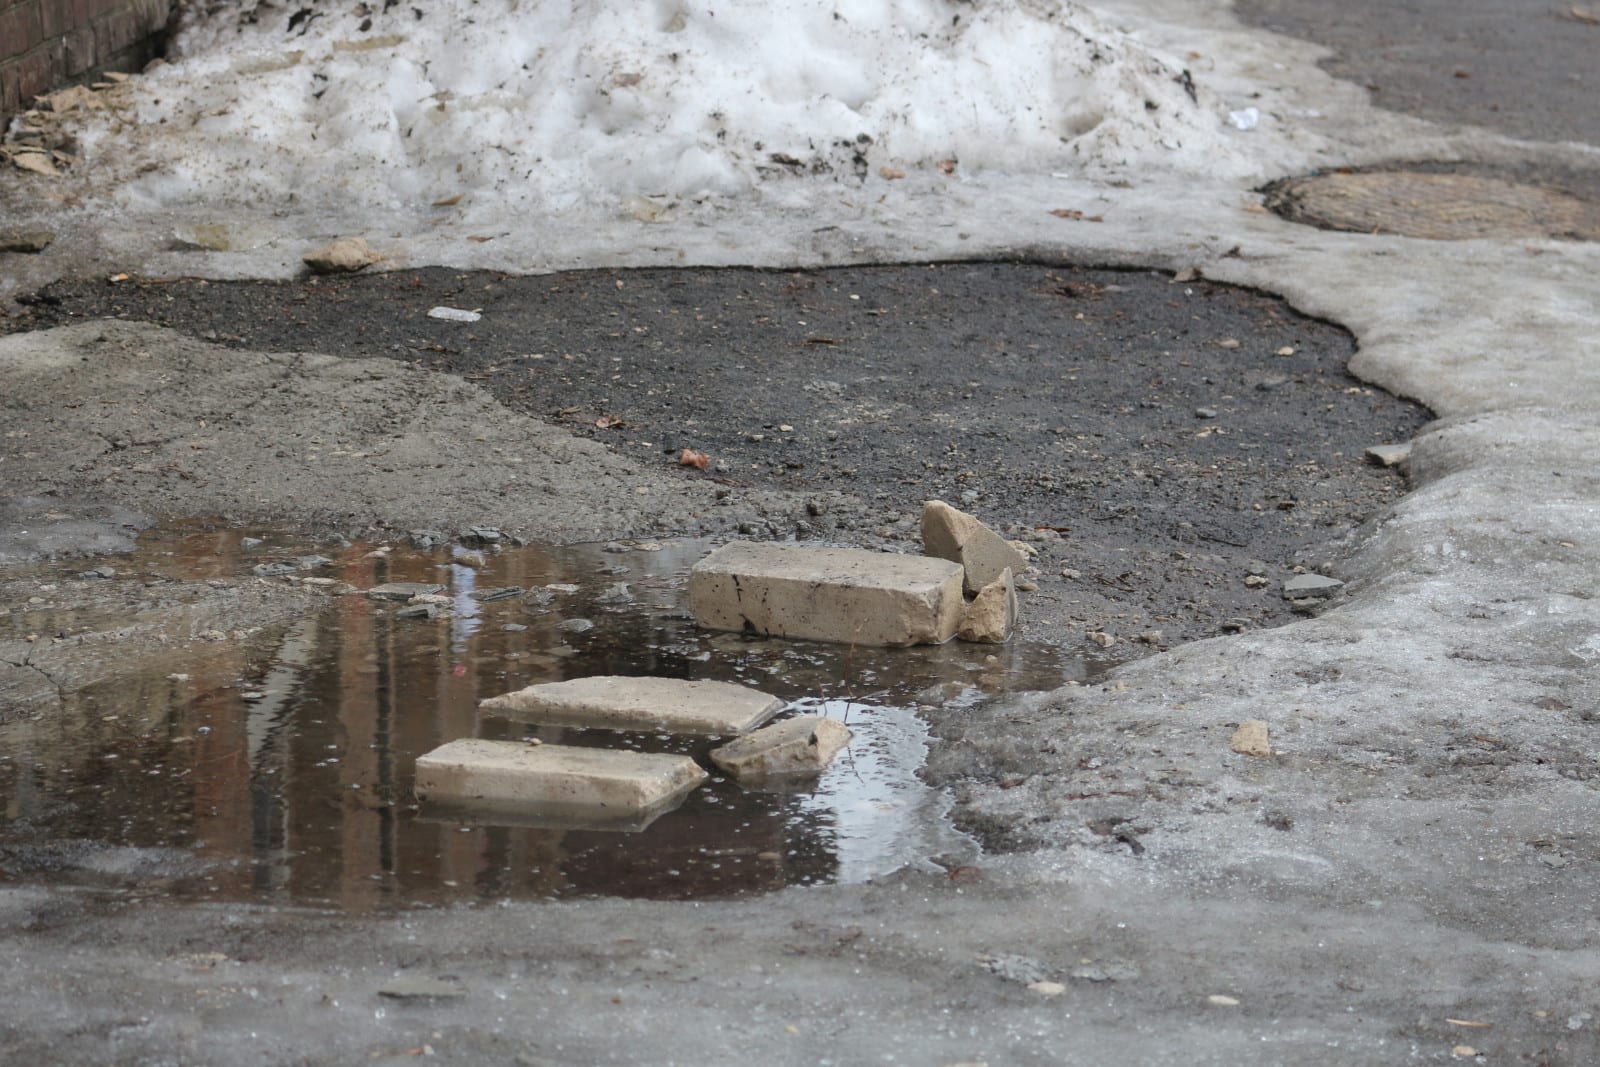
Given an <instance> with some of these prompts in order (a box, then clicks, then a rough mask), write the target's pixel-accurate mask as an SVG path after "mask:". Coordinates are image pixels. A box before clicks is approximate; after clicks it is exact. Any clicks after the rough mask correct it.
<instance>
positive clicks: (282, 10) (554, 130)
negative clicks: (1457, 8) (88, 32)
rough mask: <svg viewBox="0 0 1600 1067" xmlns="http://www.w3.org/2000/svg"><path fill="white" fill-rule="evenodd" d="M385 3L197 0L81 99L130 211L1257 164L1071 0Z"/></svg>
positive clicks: (1181, 74) (1207, 106)
mask: <svg viewBox="0 0 1600 1067" xmlns="http://www.w3.org/2000/svg"><path fill="white" fill-rule="evenodd" d="M380 6H382V5H377V4H372V5H367V4H360V5H356V4H338V5H335V4H331V3H313V4H311V5H309V6H306V5H300V4H295V5H289V6H278V5H273V4H269V3H265V2H262V3H256V4H254V5H245V6H243V7H241V6H239V5H214V6H213V7H212V8H211V9H210V10H209V11H208V12H206V11H201V12H198V13H195V14H191V15H190V16H189V21H188V23H187V24H186V25H185V26H184V27H183V28H182V29H181V31H180V33H179V35H178V37H177V40H176V45H175V49H174V53H175V59H176V61H175V62H172V63H169V64H167V65H166V66H164V67H160V68H158V69H157V70H155V71H153V72H151V73H150V75H149V76H147V77H145V78H142V79H138V82H137V85H136V86H135V90H134V91H135V94H136V96H135V99H136V105H135V107H134V109H133V113H132V118H133V120H134V121H133V123H132V124H130V123H129V122H128V121H127V118H126V117H124V118H122V119H120V120H119V119H117V118H115V117H109V116H108V117H104V118H90V119H89V120H88V121H89V123H90V125H89V127H88V128H86V129H85V130H83V131H82V133H81V136H80V144H81V145H82V147H83V148H84V150H85V151H86V154H87V157H88V161H89V162H90V163H92V164H93V165H94V166H95V167H96V168H97V169H98V170H99V172H100V173H101V174H102V176H104V175H105V174H107V173H108V172H115V173H116V174H117V175H118V176H119V178H118V180H117V181H116V184H115V190H116V191H115V194H114V195H115V197H116V199H117V200H118V202H119V203H120V205H121V206H123V207H124V208H128V209H134V210H143V211H149V210H159V209H162V208H173V209H177V208H186V209H187V208H193V207H194V206H195V205H196V204H198V203H207V202H209V203H213V204H216V205H218V206H223V205H235V206H249V207H250V208H252V209H260V208H263V207H272V206H277V207H280V208H285V209H292V210H294V211H296V212H297V213H300V212H307V211H310V212H318V211H328V210H335V209H343V210H357V211H359V210H361V209H368V210H375V211H378V212H383V213H392V212H395V211H411V210H418V211H423V212H425V211H426V210H427V209H428V207H429V205H432V204H434V203H435V202H436V201H441V200H448V199H450V198H453V197H457V196H460V197H462V200H461V201H459V202H458V203H459V205H460V211H462V212H465V213H471V212H473V211H474V210H476V211H477V212H479V213H481V214H482V215H483V216H484V217H485V218H488V217H490V216H491V215H496V216H500V217H502V218H503V217H504V215H505V212H506V211H507V210H508V209H513V210H518V209H520V210H533V211H538V212H549V213H560V212H565V211H570V210H578V209H583V208H594V207H597V206H602V205H603V206H604V207H606V208H607V209H609V210H610V211H613V212H615V211H616V210H617V209H618V205H619V204H620V205H622V207H623V209H624V210H632V211H634V213H635V214H638V213H639V212H640V211H641V210H642V211H645V212H648V211H649V210H650V208H649V207H648V206H644V205H639V204H637V203H635V202H634V201H633V200H631V199H630V198H639V197H656V198H665V200H666V201H670V200H671V199H672V198H692V199H703V198H707V197H711V198H748V197H750V196H751V195H752V194H758V195H759V196H762V197H772V198H777V199H778V200H779V201H780V202H781V201H784V200H787V199H792V198H794V197H796V196H801V195H803V191H804V190H806V189H810V188H814V187H815V186H816V185H817V183H818V182H819V181H820V182H825V183H839V184H843V185H846V186H852V187H853V186H858V185H860V184H863V183H866V182H874V181H875V182H879V183H882V182H883V181H884V171H883V168H890V171H889V173H890V174H891V175H892V174H893V172H894V171H904V172H906V173H908V174H915V173H917V172H927V173H929V174H934V175H941V176H944V177H947V178H948V179H950V180H956V181H958V180H961V179H962V178H965V177H969V176H973V175H977V174H981V173H983V172H995V171H999V172H1019V173H1048V172H1050V171H1056V170H1072V171H1077V172H1093V173H1103V172H1108V171H1116V170H1118V169H1122V168H1130V167H1138V168H1141V169H1146V170H1148V169H1151V168H1155V169H1167V170H1171V169H1179V170H1194V171H1197V172H1198V171H1204V172H1205V173H1206V174H1208V175H1210V176H1212V177H1220V176H1226V175H1242V174H1245V173H1247V172H1248V171H1249V170H1250V167H1251V164H1250V163H1249V161H1248V160H1246V159H1245V158H1244V157H1243V156H1242V154H1241V153H1240V152H1239V151H1238V150H1237V148H1236V147H1234V146H1233V145H1232V144H1231V143H1230V141H1229V138H1228V136H1227V134H1226V132H1225V130H1224V127H1225V121H1226V110H1227V109H1226V107H1225V106H1223V105H1222V104H1219V103H1218V102H1217V101H1215V100H1212V99H1210V98H1208V96H1207V94H1206V92H1205V90H1204V88H1203V87H1201V88H1198V89H1197V88H1196V85H1195V82H1194V81H1193V79H1192V78H1191V76H1190V75H1189V73H1188V71H1187V69H1186V66H1185V62H1184V61H1183V60H1182V59H1180V58H1177V57H1173V56H1168V55H1163V54H1160V53H1159V52H1157V51H1155V50H1152V49H1150V48H1147V47H1145V46H1144V45H1142V44H1140V43H1139V41H1138V40H1136V39H1135V38H1134V37H1132V36H1130V35H1128V34H1125V33H1122V32H1119V31H1118V30H1116V29H1114V28H1112V27H1111V26H1109V25H1107V24H1106V23H1105V22H1104V21H1103V20H1102V19H1101V18H1100V17H1099V16H1098V15H1096V14H1095V13H1093V12H1091V11H1089V10H1088V9H1086V8H1083V7H1080V6H1078V5H1076V4H1072V3H1065V2H1060V3H1050V2H1045V0H987V2H982V3H970V2H955V0H839V2H837V3H835V2H831V0H830V2H820V0H794V2H786V3H781V4H767V3H746V4H732V5H726V6H724V5H720V4H712V3H707V2H697V0H656V2H650V3H620V2H615V0H579V2H572V0H564V2H555V0H483V2H473V0H443V2H438V3H430V4H428V5H426V7H423V6H421V5H418V6H415V7H413V5H411V4H409V3H402V4H395V5H393V6H388V7H387V8H386V9H384V10H379V7H380ZM306 10H309V11H310V12H311V15H310V16H309V17H308V16H306V15H305V14H304V12H305V11H306ZM419 12H420V14H419ZM452 206H455V205H452Z"/></svg>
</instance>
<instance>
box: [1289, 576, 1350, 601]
mask: <svg viewBox="0 0 1600 1067" xmlns="http://www.w3.org/2000/svg"><path fill="white" fill-rule="evenodd" d="M1343 588H1344V583H1343V582H1341V581H1340V580H1339V579H1337V578H1329V577H1327V576H1326V575H1322V574H1297V575H1295V576H1294V577H1293V578H1290V579H1289V580H1288V581H1286V582H1284V583H1283V598H1284V599H1285V600H1301V599H1304V598H1308V597H1329V596H1332V595H1333V594H1334V593H1336V592H1338V591H1339V590H1340V589H1343Z"/></svg>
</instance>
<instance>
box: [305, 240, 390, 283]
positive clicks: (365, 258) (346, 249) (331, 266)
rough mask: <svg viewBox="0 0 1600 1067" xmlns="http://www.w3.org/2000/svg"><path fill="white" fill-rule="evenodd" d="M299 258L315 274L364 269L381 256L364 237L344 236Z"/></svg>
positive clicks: (342, 272) (346, 272)
mask: <svg viewBox="0 0 1600 1067" xmlns="http://www.w3.org/2000/svg"><path fill="white" fill-rule="evenodd" d="M301 258H302V259H304V260H305V264H306V266H308V267H310V268H311V269H312V271H313V272H315V273H317V274H350V273H353V272H354V271H358V270H365V269H366V268H367V267H370V266H372V265H373V264H374V263H376V262H378V261H379V260H380V259H382V258H383V257H382V256H380V255H379V254H378V252H377V250H376V249H374V248H373V247H372V246H371V245H369V244H367V241H366V238H364V237H345V238H342V239H340V240H338V241H335V242H333V243H332V244H330V245H324V246H323V247H321V248H319V249H317V250H316V251H314V252H307V253H306V254H305V255H304V256H303V257H301Z"/></svg>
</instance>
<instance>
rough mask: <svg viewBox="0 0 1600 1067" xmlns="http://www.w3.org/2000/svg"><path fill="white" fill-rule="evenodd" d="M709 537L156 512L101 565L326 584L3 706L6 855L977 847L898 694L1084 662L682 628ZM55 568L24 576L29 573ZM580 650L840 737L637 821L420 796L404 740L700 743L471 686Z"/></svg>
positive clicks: (270, 862)
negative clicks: (300, 528)
mask: <svg viewBox="0 0 1600 1067" xmlns="http://www.w3.org/2000/svg"><path fill="white" fill-rule="evenodd" d="M710 548H711V544H710V542H707V541H672V542H664V543H659V544H657V543H643V544H640V543H613V544H611V545H588V546H576V547H567V548H559V549H552V548H545V547H510V546H505V545H500V544H488V545H475V546H470V547H469V546H464V545H461V544H445V545H439V546H436V547H433V548H429V549H426V550H422V549H417V548H415V547H412V546H411V545H402V544H395V545H382V544H370V543H360V542H347V541H342V542H339V543H334V544H329V543H310V542H306V541H304V540H300V539H297V538H296V537H295V536H294V535H292V534H290V533H287V532H285V531H274V530H248V531H246V530H237V529H224V528H219V527H217V526H215V525H208V524H204V523H196V524H191V525H187V526H177V527H167V528H158V529H155V530H151V531H147V532H146V534H145V535H144V536H143V537H142V538H141V540H140V542H139V547H138V549H137V551H136V552H135V553H134V554H133V555H132V556H130V557H108V558H106V559H104V560H97V561H94V565H95V566H99V565H103V566H105V567H108V568H110V569H111V570H112V571H113V572H114V575H113V576H112V577H110V578H105V579H103V580H104V581H105V582H107V583H112V582H124V583H134V582H137V583H140V586H141V587H142V588H144V589H149V588H152V587H155V588H159V587H160V586H161V584H162V583H164V582H168V581H172V582H184V581H189V582H193V581H197V580H198V581H204V582H211V583H213V585H216V586H220V587H222V588H224V589H226V588H227V587H230V586H245V585H249V584H250V583H254V582H257V581H267V582H278V583H286V584H287V583H298V584H303V585H309V587H311V588H315V589H317V590H318V592H319V593H326V605H327V606H326V607H325V608H324V609H322V610H320V611H314V612H312V613H309V614H306V615H304V616H303V617H301V618H299V619H298V620H296V621H294V622H293V623H291V624H290V625H288V626H287V627H286V628H284V627H277V628H272V629H269V630H267V631H264V632H262V633H257V634H253V635H250V634H233V635H231V636H232V638H235V639H228V638H229V635H227V634H211V635H209V636H211V637H212V638H213V640H210V641H206V640H201V641H194V642H189V643H185V644H184V645H183V646H182V647H181V648H179V649H177V650H176V651H175V653H174V655H175V656H176V657H177V669H174V664H175V660H174V656H171V655H169V656H167V657H164V658H161V659H160V660H159V661H158V662H159V666H157V667H154V668H152V669H150V670H144V669H142V668H141V667H140V665H139V664H137V663H131V664H128V665H126V669H124V670H122V671H120V672H119V673H117V674H116V676H115V679H114V681H112V682H109V683H105V684H99V685H95V686H91V687H89V688H86V689H83V690H80V691H78V692H74V693H68V694H64V696H63V704H64V707H63V709H62V712H61V713H60V714H55V713H52V714H50V715H41V716H16V717H12V718H9V719H7V720H4V721H0V739H3V740H4V742H5V743H4V744H3V745H0V812H3V814H4V821H3V822H0V874H4V875H6V876H7V877H9V878H15V879H27V880H54V881H63V882H70V883H74V884H90V885H103V886H105V887H106V888H109V889H114V890H115V891H117V892H130V893H161V894H170V895H177V896H184V897H190V898H199V899H213V900H215V899H228V900H249V901H259V902H285V903H287V902H293V903H300V904H312V905H323V906H332V907H337V908H341V909H345V910H353V911H365V910H375V909H384V908H392V907H406V906H426V905H435V904H443V903H450V902H459V901H467V900H474V899H500V898H562V897H574V896H599V895H607V896H625V897H647V898H679V899H688V898H697V897H728V896H737V895H741V894H748V893H756V892H762V891H767V890H772V889H777V888H781V887H784V886H791V885H814V884H823V883H830V882H859V881H863V880H866V879H869V878H872V877H875V876H879V875H883V874H886V873H888V872H890V871H893V870H896V869H898V868H900V867H902V866H905V865H907V864H914V865H919V866H923V865H927V864H929V863H931V862H933V861H934V860H935V859H937V860H939V861H941V862H943V863H944V864H945V865H947V866H948V865H949V864H951V863H960V862H964V861H965V860H967V859H970V857H971V856H972V855H973V854H974V852H975V849H974V846H973V845H972V843H971V842H970V841H968V840H966V839H965V838H963V837H962V836H961V835H959V834H958V833H957V832H956V831H954V830H953V829H952V828H951V827H950V826H949V823H948V821H947V819H946V803H945V801H944V800H943V798H942V797H941V796H940V795H939V794H938V793H936V792H934V791H932V790H929V789H927V788H926V787H925V786H923V785H922V783H921V782H920V780H919V779H918V778H917V773H916V772H917V769H918V767H919V766H920V765H921V763H922V761H923V758H924V756H925V754H926V748H927V732H926V729H925V727H924V725H923V723H922V721H921V720H920V718H919V716H918V713H917V708H918V706H919V705H922V704H927V703H942V704H947V705H948V704H950V703H952V702H954V703H956V704H961V703H975V702H978V701H982V700H985V699H990V698H992V697H993V696H995V695H998V694H1000V693H1015V692H1020V691H1025V690H1038V689H1049V688H1054V687H1056V686H1059V685H1061V684H1063V683H1065V682H1068V681H1073V680H1085V679H1087V678H1090V677H1093V676H1094V675H1095V674H1097V673H1098V672H1099V671H1100V670H1101V666H1102V665H1100V664H1098V663H1096V662H1093V661H1090V660H1086V659H1083V658H1080V657H1078V656H1075V655H1071V654H1067V653H1064V652H1063V651H1062V650H1061V649H1059V648H1057V647H1055V646H1053V645H1047V644H1042V643H1034V642H1029V641H1027V640H1026V639H1025V637H1019V638H1017V639H1014V640H1013V641H1012V642H1011V643H1010V644H1008V645H1006V646H999V647H996V646H981V645H964V644H959V643H951V644H949V645H946V646H943V647H939V648H913V649H864V648H851V647H848V646H837V645H828V644H820V643H811V642H799V641H783V640H758V639H748V638H746V637H743V636H741V635H736V634H721V633H713V632H709V631H703V630H700V629H699V628H698V627H696V626H695V625H694V623H693V621H692V619H691V617H690V615H689V613H688V611H687V608H686V587H687V579H688V571H689V568H690V567H691V566H692V565H693V564H694V563H695V562H696V561H698V560H699V559H700V558H701V557H702V556H703V555H704V554H705V553H706V552H707V551H709V550H710ZM84 566H87V565H80V566H79V567H78V568H77V570H78V571H81V570H83V569H84ZM284 571H287V572H288V573H287V574H284V573H276V572H284ZM53 573H54V574H57V575H58V574H59V573H60V572H59V571H57V572H53ZM51 577H52V572H45V571H40V572H39V575H38V578H39V581H40V583H41V584H40V588H47V587H49V586H50V585H52V584H53V583H52V582H51V581H50V580H49V579H51ZM308 580H309V581H308ZM392 582H418V583H426V584H429V585H437V586H440V587H442V588H441V589H440V591H439V593H438V594H437V596H438V599H439V602H438V603H436V604H434V605H432V606H431V608H432V612H433V617H428V615H429V612H427V611H422V612H420V613H419V611H418V606H417V605H407V604H406V603H405V602H403V601H392V600H381V599H377V598H374V597H372V596H370V595H367V593H366V592H365V591H366V590H370V589H371V588H373V587H375V586H380V585H383V584H385V583H392ZM40 599H41V600H43V599H46V598H40ZM115 614H116V613H115V612H107V611H106V610H105V609H85V610H83V611H81V612H79V613H77V614H74V613H73V612H71V611H62V610H52V609H50V608H49V607H48V606H47V605H44V606H37V607H34V608H31V609H28V608H25V609H24V610H18V611H13V612H12V613H10V614H9V615H7V616H5V617H3V618H0V632H3V633H5V634H6V635H7V636H20V635H22V634H23V633H24V632H41V631H50V632H56V631H60V632H62V633H70V632H72V631H74V630H75V629H76V630H83V629H86V628H90V627H93V626H107V625H114V624H115V623H116V618H115ZM101 616H104V617H101ZM107 654H108V655H114V654H115V652H114V650H108V652H107ZM597 674H653V675H660V676H665V677H675V678H699V679H715V680H721V681H729V682H736V683H742V684H748V685H752V686H755V687H757V688H759V689H761V690H763V691H765V692H768V693H771V694H773V695H775V696H778V697H780V698H782V699H783V700H785V701H786V702H788V706H787V707H786V709H785V711H784V713H783V714H796V713H810V714H824V715H827V716H830V717H833V718H837V719H840V720H843V721H844V722H846V723H847V724H848V725H849V727H850V729H851V730H852V731H853V733H854V740H853V742H852V743H851V745H850V747H849V749H848V750H847V751H846V752H845V753H844V754H843V755H841V756H840V758H839V759H838V760H837V761H836V762H835V763H834V765H833V766H832V767H831V768H830V769H829V770H828V771H827V772H825V773H824V775H823V776H822V777H821V778H820V779H819V780H817V781H815V782H812V783H808V784H806V785H805V786H804V787H802V788H790V789H787V790H781V791H764V790H754V789H746V788H742V787H741V786H739V785H738V784H736V783H734V782H733V781H731V780H729V779H727V778H726V777H724V776H721V775H717V774H713V775H712V777H711V779H710V780H709V781H708V782H707V783H706V784H705V785H703V786H701V787H700V788H698V789H696V790H695V791H694V792H693V793H691V794H690V795H689V796H688V797H687V799H685V800H684V802H683V803H682V804H681V805H680V806H679V807H677V808H676V809H675V810H672V811H669V812H667V813H665V814H662V815H660V816H659V817H658V818H655V819H654V820H653V821H651V822H649V824H648V825H646V826H644V827H643V828H642V829H637V830H632V831H629V832H619V831H617V830H597V829H587V828H584V827H582V826H561V825H554V826H552V825H535V824H530V823H528V822H518V821H517V820H513V819H505V818H499V817H492V816H486V817H472V816H470V815H468V816H462V815H456V814H450V813H440V812H438V811H434V810H428V809H424V808H423V807H421V806H419V805H418V804H417V803H416V802H415V800H414V798H413V796H412V772H413V765H414V763H415V760H416V758H417V757H418V756H419V755H421V754H423V753H425V752H427V751H429V750H431V749H433V748H434V747H436V746H438V745H440V744H443V743H445V742H447V741H450V740H454V739H456V738H461V737H482V738H488V739H505V740H516V739H522V738H534V737H536V738H539V739H540V740H542V741H545V742H559V743H562V744H581V745H607V746H613V747H615V746H627V747H632V748H636V749H640V750H644V751H678V752H687V753H689V754H692V755H695V756H696V757H697V758H701V760H702V763H704V755H705V750H706V749H708V748H709V747H711V745H712V742H707V741H705V740H703V739H702V740H698V741H688V740H677V739H672V738H668V737H665V736H657V735H651V734H619V733H614V732H610V731H603V730H577V729H570V728H555V727H541V726H530V725H528V724H525V723H521V722H516V721H513V720H510V719H506V718H501V717H499V716H496V715H494V714H492V713H490V712H488V711H486V710H480V709H479V707H478V702H479V701H480V700H481V699H483V698H485V697H489V696H494V695H497V694H500V693H504V692H507V691H509V690H512V689H517V688H521V687H523V686H527V685H532V684H535V683H539V682H550V681H559V680H562V679H568V678H578V677H585V676H590V675H597ZM537 821H538V820H533V822H534V823H537Z"/></svg>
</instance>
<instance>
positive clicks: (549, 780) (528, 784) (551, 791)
mask: <svg viewBox="0 0 1600 1067" xmlns="http://www.w3.org/2000/svg"><path fill="white" fill-rule="evenodd" d="M705 778H706V772H705V771H703V770H701V769H700V766H699V765H698V764H696V763H695V761H694V760H692V759H690V758H689V757H688V756H672V755H659V754H652V753H643V752H634V751H632V750H631V749H601V748H578V747H575V746H571V745H529V744H524V743H521V742H516V741H485V740H482V739H479V738H470V737H469V738H463V739H461V740H458V741H451V742H450V743H449V744H446V745H441V746H440V747H438V748H436V749H434V750H433V751H432V752H429V753H427V754H426V755H423V756H419V757H418V758H417V769H416V784H415V790H416V794H417V798H418V799H419V800H424V801H430V802H436V803H442V804H450V805H463V804H479V803H482V804H487V805H490V806H492V807H501V806H509V805H515V806H525V807H528V808H535V809H539V810H540V811H543V812H548V813H550V814H552V815H561V816H572V817H580V816H585V815H586V816H588V817H590V818H592V819H594V820H606V819H628V818H633V817H637V816H639V815H642V814H645V813H648V812H654V811H660V810H661V809H663V808H666V807H668V806H669V805H671V804H673V803H675V802H676V801H678V800H680V799H682V797H683V796H684V794H686V793H688V792H689V791H690V790H691V789H693V788H694V787H695V786H697V785H699V784H700V783H701V782H702V781H704V780H705Z"/></svg>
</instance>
